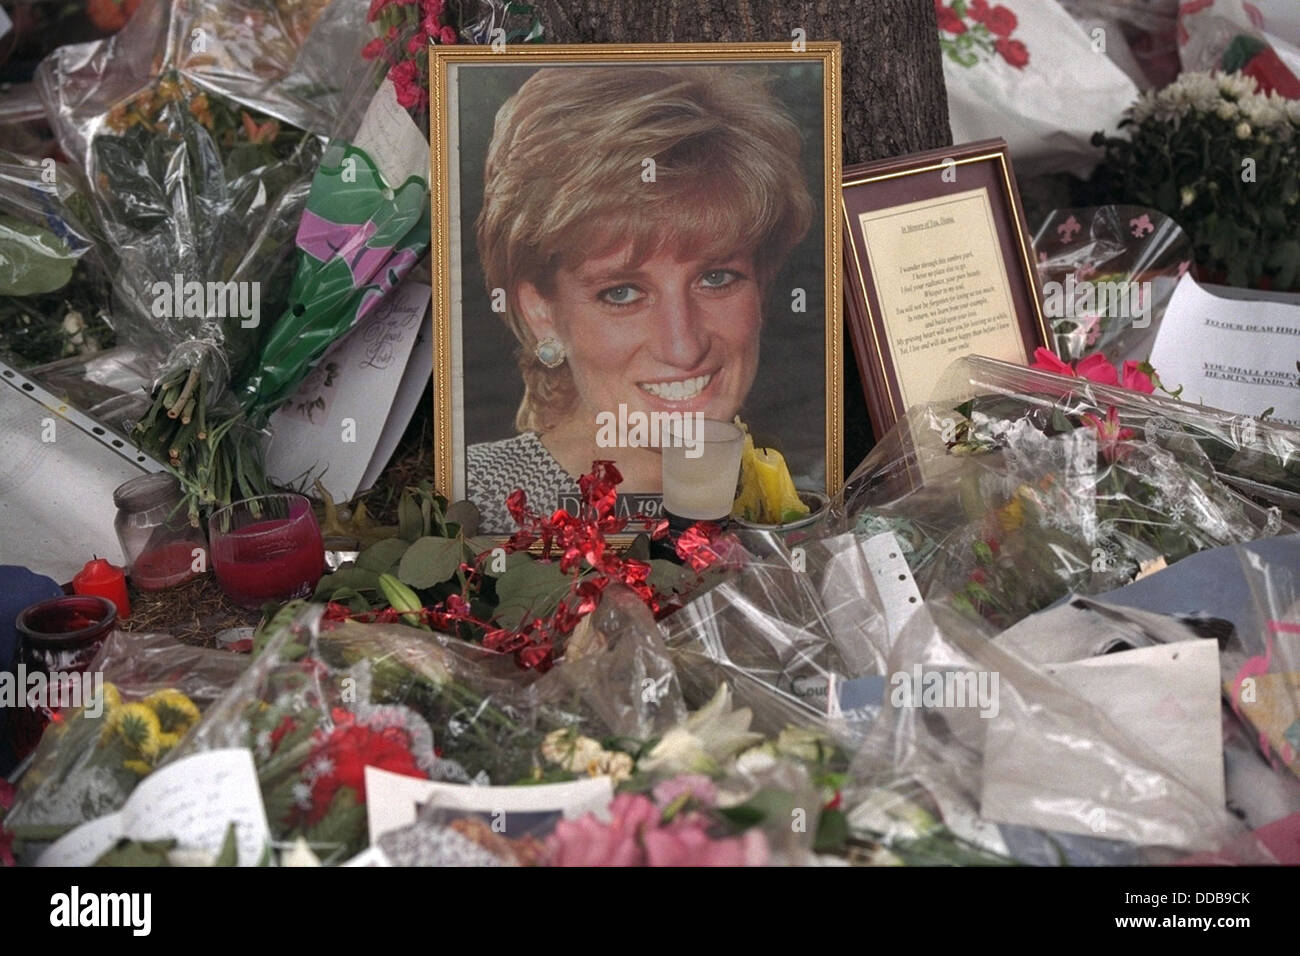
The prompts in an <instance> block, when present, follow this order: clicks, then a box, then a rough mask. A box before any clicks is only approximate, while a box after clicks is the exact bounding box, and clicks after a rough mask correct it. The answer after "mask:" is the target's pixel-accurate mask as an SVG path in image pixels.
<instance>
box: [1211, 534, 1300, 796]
mask: <svg viewBox="0 0 1300 956" xmlns="http://www.w3.org/2000/svg"><path fill="white" fill-rule="evenodd" d="M1238 554H1239V556H1240V558H1241V563H1242V570H1243V572H1244V574H1245V576H1246V581H1247V583H1248V584H1249V585H1250V589H1251V596H1252V598H1253V603H1254V608H1255V616H1254V620H1253V621H1252V625H1253V626H1251V627H1247V628H1240V629H1238V630H1236V631H1235V632H1234V635H1233V639H1232V640H1231V641H1230V642H1229V645H1228V647H1227V648H1225V650H1224V654H1223V665H1224V674H1223V677H1224V695H1225V697H1226V699H1227V701H1228V704H1229V706H1230V707H1231V708H1232V711H1233V713H1234V714H1236V716H1237V717H1239V718H1240V719H1242V720H1243V721H1245V722H1246V723H1247V724H1248V725H1249V726H1250V727H1251V728H1252V729H1253V730H1254V732H1255V740H1256V744H1257V746H1258V748H1259V750H1260V752H1261V753H1262V754H1263V755H1264V757H1265V759H1267V760H1268V762H1269V764H1270V766H1272V767H1273V768H1274V769H1276V770H1279V771H1280V770H1282V769H1283V768H1285V769H1286V770H1289V771H1290V772H1291V773H1293V774H1295V775H1296V776H1298V777H1300V568H1297V567H1295V566H1294V565H1288V564H1284V563H1281V562H1277V561H1269V560H1266V559H1265V558H1263V557H1262V556H1261V555H1259V554H1258V553H1255V552H1252V551H1249V550H1246V549H1244V548H1243V549H1238Z"/></svg>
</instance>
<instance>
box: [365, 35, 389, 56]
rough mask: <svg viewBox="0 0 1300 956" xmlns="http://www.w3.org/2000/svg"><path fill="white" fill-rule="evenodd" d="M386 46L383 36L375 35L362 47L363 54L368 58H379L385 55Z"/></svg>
mask: <svg viewBox="0 0 1300 956" xmlns="http://www.w3.org/2000/svg"><path fill="white" fill-rule="evenodd" d="M385 46H386V44H385V43H384V40H383V38H382V37H375V38H374V39H373V40H371V41H370V42H369V43H367V44H366V45H365V46H363V47H362V48H361V56H362V58H363V59H366V60H374V59H377V58H379V57H380V56H382V55H383V53H384V47H385Z"/></svg>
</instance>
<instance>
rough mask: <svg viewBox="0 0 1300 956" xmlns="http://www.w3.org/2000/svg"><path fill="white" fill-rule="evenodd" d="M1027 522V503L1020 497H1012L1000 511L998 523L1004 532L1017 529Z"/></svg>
mask: <svg viewBox="0 0 1300 956" xmlns="http://www.w3.org/2000/svg"><path fill="white" fill-rule="evenodd" d="M1024 523H1025V503H1024V502H1023V501H1022V500H1021V499H1020V498H1019V497H1016V498H1012V499H1011V500H1010V501H1009V502H1007V504H1006V505H1004V506H1003V507H1002V509H1001V510H999V511H998V525H999V526H1000V527H1001V528H1002V530H1003V531H1004V532H1011V531H1015V530H1017V529H1018V528H1019V527H1020V526H1021V525H1023V524H1024Z"/></svg>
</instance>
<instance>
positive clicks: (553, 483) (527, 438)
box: [465, 432, 578, 534]
mask: <svg viewBox="0 0 1300 956" xmlns="http://www.w3.org/2000/svg"><path fill="white" fill-rule="evenodd" d="M465 479H466V481H465V483H466V488H467V495H468V497H469V500H470V501H472V502H473V503H474V505H475V506H476V507H477V508H478V510H479V513H480V514H481V515H482V516H483V517H482V521H481V522H480V524H479V533H480V534H510V533H511V532H513V531H515V530H517V528H518V526H517V525H516V524H515V522H514V520H513V519H512V518H511V517H510V512H508V511H507V510H506V496H507V495H509V494H510V493H511V492H512V491H514V490H515V489H516V488H522V489H523V490H524V493H525V494H526V495H527V496H528V504H529V505H530V506H531V507H532V509H533V510H534V511H536V512H537V513H539V514H550V513H551V512H552V511H553V510H555V508H556V507H557V505H558V503H559V500H560V496H561V495H576V494H578V483H577V481H576V480H575V479H574V478H573V477H572V476H571V475H570V474H569V473H568V472H567V471H565V470H564V468H563V467H562V466H561V465H560V463H559V462H558V461H556V460H555V459H554V458H553V457H552V456H551V453H550V452H549V451H547V450H546V446H545V445H543V444H542V440H541V439H540V438H538V437H537V435H536V433H534V432H524V433H523V434H522V435H516V436H515V437H514V438H503V439H502V440H501V441H492V442H481V443H480V444H477V445H470V446H469V448H468V449H466V452H465Z"/></svg>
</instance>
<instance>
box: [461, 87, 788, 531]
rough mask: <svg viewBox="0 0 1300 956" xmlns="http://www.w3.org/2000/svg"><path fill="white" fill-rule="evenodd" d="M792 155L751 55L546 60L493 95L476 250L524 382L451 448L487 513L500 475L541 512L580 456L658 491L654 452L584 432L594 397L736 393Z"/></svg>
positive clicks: (782, 255) (670, 407)
mask: <svg viewBox="0 0 1300 956" xmlns="http://www.w3.org/2000/svg"><path fill="white" fill-rule="evenodd" d="M800 153H801V141H800V136H799V131H798V129H797V127H796V126H795V124H794V122H793V121H792V120H791V119H790V117H789V116H788V115H787V113H786V112H785V110H784V109H783V108H782V106H781V104H780V103H779V101H778V100H777V99H776V98H775V97H773V96H772V95H771V93H769V92H768V90H767V88H766V86H765V85H764V82H763V77H762V74H761V72H758V71H755V70H753V69H752V68H749V69H747V68H741V67H714V66H662V67H661V66H644V67H642V66H633V67H550V68H544V69H541V70H539V71H538V72H536V73H534V74H533V75H532V76H531V77H530V78H529V79H528V80H527V81H526V82H525V83H524V84H523V86H521V87H520V89H519V91H518V92H517V93H516V94H515V95H514V96H512V97H511V98H510V99H509V100H508V101H507V102H506V103H505V105H504V106H502V108H501V110H500V111H499V112H498V113H497V116H496V122H495V125H494V128H493V134H492V140H491V144H490V146H489V148H488V154H487V160H486V164H485V172H484V196H483V207H482V210H481V212H480V214H479V217H478V222H477V238H478V252H479V258H480V261H481V263H482V266H483V271H484V275H485V278H486V282H487V289H488V295H489V296H493V295H494V294H495V296H496V297H497V299H498V301H500V299H501V297H502V295H504V319H505V322H506V324H507V326H508V327H509V329H510V331H511V332H512V333H513V335H514V337H515V338H516V339H517V340H518V343H519V348H518V353H517V355H518V362H519V369H520V373H521V374H522V376H523V381H524V396H523V401H522V402H521V403H520V406H519V410H518V413H517V415H516V417H515V427H516V428H517V429H518V432H519V434H518V435H516V436H515V437H513V438H508V439H504V440H501V441H494V442H483V443H480V444H475V445H471V446H470V447H469V448H468V449H467V458H466V471H467V475H466V478H467V481H466V485H467V489H468V492H469V497H470V498H471V500H472V501H474V503H475V504H476V505H477V506H478V507H479V509H480V511H481V512H482V513H483V519H484V520H483V527H484V528H485V529H486V530H491V531H508V530H510V528H511V527H512V526H513V524H512V522H511V521H510V519H509V517H508V516H507V515H506V512H505V508H504V500H505V498H506V496H507V495H508V494H509V493H510V492H511V491H513V490H514V489H515V488H522V489H523V490H524V491H525V492H526V493H527V496H528V500H529V502H530V503H531V504H532V506H533V507H535V508H536V509H538V510H539V511H542V512H547V511H549V510H550V509H552V508H554V507H555V506H556V501H557V498H558V496H559V495H561V494H570V493H575V492H576V477H577V476H578V475H581V474H583V473H584V472H586V471H588V470H590V468H591V464H592V462H593V461H594V460H596V459H614V460H615V461H616V462H617V465H618V468H619V470H620V471H621V472H622V473H623V476H624V484H623V485H622V487H621V489H620V490H621V491H622V492H623V493H649V494H658V493H659V492H660V488H661V479H660V469H661V465H660V457H659V450H658V449H657V448H618V449H610V448H601V447H599V446H598V445H597V441H596V436H597V430H598V429H597V416H598V415H599V414H600V413H602V412H605V413H612V414H615V415H617V414H618V412H619V406H620V405H623V406H626V409H627V411H628V412H629V413H636V412H640V413H643V414H648V413H652V412H681V413H695V412H699V413H702V414H703V416H704V417H705V418H711V419H718V420H722V421H730V420H731V419H732V418H733V417H734V416H735V415H736V414H737V413H738V412H739V411H740V410H741V407H742V405H743V404H744V401H745V398H746V396H747V395H748V394H749V391H750V388H751V386H752V385H753V384H754V376H755V373H756V371H757V368H758V355H759V339H760V334H759V333H760V329H761V326H762V319H763V316H762V312H763V302H764V301H765V298H766V294H767V292H768V289H769V286H770V284H771V282H772V281H773V279H774V278H775V277H776V275H777V273H778V272H779V271H780V269H781V266H782V265H783V263H784V262H785V260H786V258H787V256H788V255H789V253H790V251H791V249H792V248H793V247H794V246H795V245H796V244H797V243H798V242H799V241H800V240H801V239H802V238H803V236H804V234H805V233H806V232H807V230H808V228H809V225H810V223H811V220H812V216H813V204H812V200H811V197H810V196H809V193H808V188H807V185H806V183H805V180H804V173H803V167H802V163H801V159H800ZM467 334H468V327H467Z"/></svg>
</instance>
